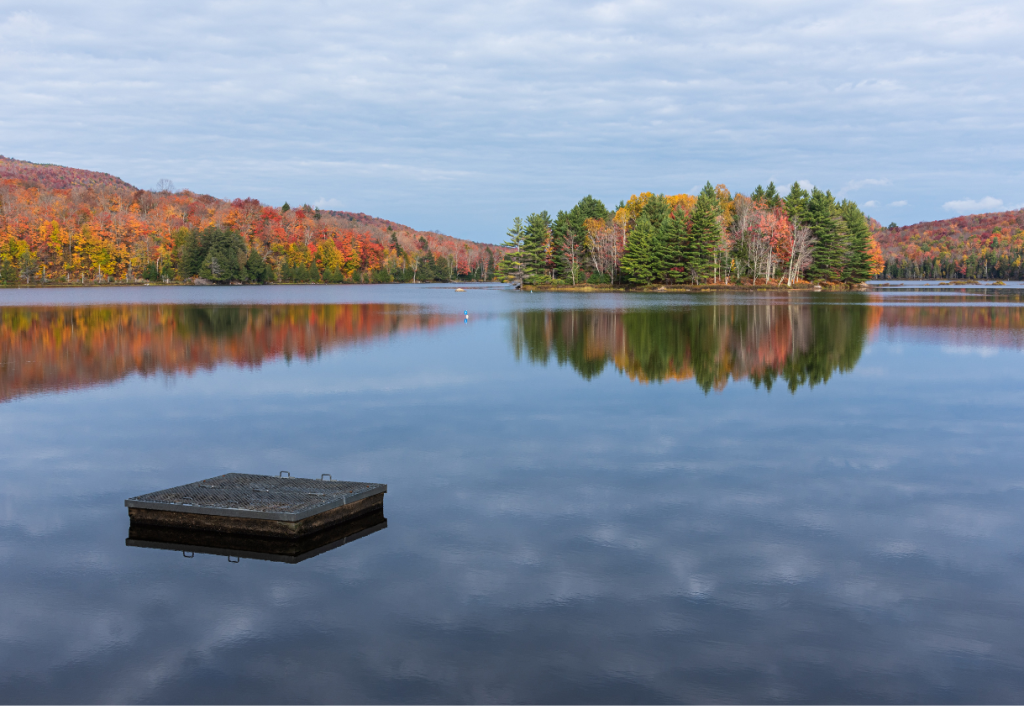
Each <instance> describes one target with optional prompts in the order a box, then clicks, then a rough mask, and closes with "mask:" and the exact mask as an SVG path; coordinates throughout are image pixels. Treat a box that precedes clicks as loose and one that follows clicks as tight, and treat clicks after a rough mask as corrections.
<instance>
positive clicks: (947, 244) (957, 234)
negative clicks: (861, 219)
mask: <svg viewBox="0 0 1024 709" xmlns="http://www.w3.org/2000/svg"><path fill="white" fill-rule="evenodd" d="M875 238H876V239H877V241H878V243H879V245H880V246H881V248H882V255H883V257H884V259H885V269H884V271H883V273H882V276H883V277H884V278H898V279H969V280H973V279H979V278H986V279H993V278H995V279H1004V280H1024V266H1022V257H1024V210H1016V211H1009V212H996V213H992V214H974V215H971V216H966V217H957V218H955V219H945V220H942V221H934V222H922V223H920V224H913V225H911V226H905V227H898V226H896V224H890V225H889V227H888V228H885V229H882V228H879V229H877V230H876V231H875Z"/></svg>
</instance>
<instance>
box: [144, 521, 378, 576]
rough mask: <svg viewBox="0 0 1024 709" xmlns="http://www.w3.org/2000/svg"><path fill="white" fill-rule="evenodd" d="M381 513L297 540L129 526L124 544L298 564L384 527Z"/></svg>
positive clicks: (187, 553)
mask: <svg viewBox="0 0 1024 709" xmlns="http://www.w3.org/2000/svg"><path fill="white" fill-rule="evenodd" d="M387 526H388V521H387V519H386V518H385V517H384V510H383V509H378V510H375V511H374V512H371V513H370V514H366V515H363V516H362V517H358V518H356V519H353V520H349V521H347V522H344V523H342V524H339V525H335V526H333V527H330V528H328V529H325V530H322V531H320V532H317V533H315V534H310V535H307V536H304V537H300V538H298V539H287V538H281V539H278V538H270V537H257V536H253V535H248V534H222V533H217V532H209V531H204V530H196V529H186V528H181V527H157V526H152V525H146V524H136V523H134V522H133V523H132V524H131V525H130V526H129V527H128V538H127V539H126V540H125V544H126V545H127V546H130V547H143V548H147V549H167V550H171V551H179V552H182V553H183V554H185V555H186V556H189V555H193V554H213V555H216V556H226V557H228V558H229V559H232V560H233V559H259V560H262V561H282V562H285V563H287V564H297V563H299V562H300V561H305V560H306V559H311V558H313V557H314V556H319V555H320V554H323V553H324V552H327V551H330V550H332V549H337V548H338V547H340V546H344V545H345V544H349V543H351V542H354V541H356V540H357V539H362V538H363V537H366V536H369V535H371V534H373V533H374V532H379V531H381V530H382V529H385V528H387Z"/></svg>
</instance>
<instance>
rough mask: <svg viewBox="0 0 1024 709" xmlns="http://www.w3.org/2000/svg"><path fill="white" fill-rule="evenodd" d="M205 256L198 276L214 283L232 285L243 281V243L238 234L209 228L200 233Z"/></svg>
mask: <svg viewBox="0 0 1024 709" xmlns="http://www.w3.org/2000/svg"><path fill="white" fill-rule="evenodd" d="M201 238H202V241H203V243H204V245H205V246H206V256H205V258H203V263H202V265H201V266H200V268H199V275H200V277H202V278H205V279H206V280H208V281H213V282H214V283H232V282H241V281H244V280H245V266H244V265H243V261H242V256H243V255H244V254H245V242H244V241H242V237H241V236H239V234H238V232H234V231H230V230H227V229H218V228H216V227H209V228H208V229H205V230H204V231H203V233H202V236H201Z"/></svg>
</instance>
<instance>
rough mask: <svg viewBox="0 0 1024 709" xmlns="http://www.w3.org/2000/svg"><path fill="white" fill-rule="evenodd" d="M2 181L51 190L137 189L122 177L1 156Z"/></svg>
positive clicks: (0, 170)
mask: <svg viewBox="0 0 1024 709" xmlns="http://www.w3.org/2000/svg"><path fill="white" fill-rule="evenodd" d="M0 180H19V181H21V182H23V183H24V184H26V185H28V186H32V187H45V188H46V189H50V190H68V189H71V188H72V187H101V186H111V187H120V188H123V189H131V190H134V189H136V188H135V187H133V186H132V185H129V184H128V183H127V182H125V181H124V180H122V179H121V178H120V177H114V176H113V175H108V174H107V173H105V172H93V171H92V170H79V169H78V168H75V167H64V166H63V165H48V164H46V163H34V162H28V161H27V160H15V159H14V158H5V157H4V156H3V155H0Z"/></svg>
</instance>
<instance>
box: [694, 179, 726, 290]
mask: <svg viewBox="0 0 1024 709" xmlns="http://www.w3.org/2000/svg"><path fill="white" fill-rule="evenodd" d="M720 210H721V203H720V202H719V199H718V195H717V194H716V193H715V188H714V187H712V186H711V183H710V182H708V183H707V184H706V185H704V189H702V190H701V191H700V194H699V195H697V204H696V205H694V207H693V212H692V214H691V215H690V229H689V233H688V237H689V238H688V239H687V241H686V245H687V248H686V258H687V260H688V262H689V268H690V274H691V277H692V279H693V282H694V283H700V282H701V281H703V280H707V279H708V278H709V277H710V275H711V271H712V269H713V268H714V260H715V251H716V250H717V249H718V246H719V244H720V243H721V240H722V225H721V224H720V223H719V222H718V215H719V212H720Z"/></svg>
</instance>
